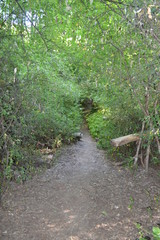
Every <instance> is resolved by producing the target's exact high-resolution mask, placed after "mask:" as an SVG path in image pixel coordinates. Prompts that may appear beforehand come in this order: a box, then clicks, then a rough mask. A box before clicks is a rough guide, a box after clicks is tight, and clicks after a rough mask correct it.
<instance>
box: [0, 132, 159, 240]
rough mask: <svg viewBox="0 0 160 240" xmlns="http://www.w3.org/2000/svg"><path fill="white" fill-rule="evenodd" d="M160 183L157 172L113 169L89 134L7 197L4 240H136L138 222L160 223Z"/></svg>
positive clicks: (0, 223)
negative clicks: (159, 201)
mask: <svg viewBox="0 0 160 240" xmlns="http://www.w3.org/2000/svg"><path fill="white" fill-rule="evenodd" d="M158 181H159V179H158V177H156V173H155V171H154V170H152V169H150V173H149V176H148V177H147V176H146V175H145V174H144V172H143V170H142V169H141V170H140V169H139V170H138V171H137V172H136V173H134V174H133V172H131V171H130V170H127V169H124V168H121V167H118V166H115V165H113V164H112V163H111V161H110V160H106V156H105V152H104V151H102V150H99V149H97V148H96V143H95V142H94V141H93V139H92V138H91V137H90V135H89V133H88V131H86V130H85V131H84V136H83V138H82V140H81V141H79V142H77V143H76V144H74V145H71V146H67V147H65V148H64V149H63V150H62V153H61V155H60V156H59V159H58V163H57V165H56V166H54V167H52V168H51V169H48V170H46V172H44V173H43V174H41V175H39V176H35V177H34V178H33V179H32V180H29V181H27V182H26V183H25V184H24V185H17V184H13V186H12V188H11V189H10V191H9V192H7V193H6V194H5V195H4V197H3V208H1V209H0V239H1V240H125V239H126V240H129V239H131V240H132V239H133V240H134V239H136V236H138V235H137V234H138V230H137V229H136V226H135V223H136V222H139V223H141V224H142V226H145V227H148V228H149V229H151V227H152V226H153V224H154V223H157V222H160V207H159V205H156V203H155V202H154V200H155V199H154V198H155V196H158V192H159V190H160V189H159V182H158ZM158 204H159V203H158ZM158 218H159V219H158Z"/></svg>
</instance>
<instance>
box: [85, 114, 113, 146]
mask: <svg viewBox="0 0 160 240" xmlns="http://www.w3.org/2000/svg"><path fill="white" fill-rule="evenodd" d="M87 122H88V125H89V130H90V132H91V134H92V136H93V137H94V138H97V139H98V145H99V146H101V147H103V148H105V147H107V145H109V141H110V139H111V137H112V136H113V134H114V130H115V126H114V125H113V123H112V122H111V119H109V116H108V119H107V117H106V114H104V111H103V110H99V111H98V112H95V113H93V114H91V115H89V116H88V117H87Z"/></svg>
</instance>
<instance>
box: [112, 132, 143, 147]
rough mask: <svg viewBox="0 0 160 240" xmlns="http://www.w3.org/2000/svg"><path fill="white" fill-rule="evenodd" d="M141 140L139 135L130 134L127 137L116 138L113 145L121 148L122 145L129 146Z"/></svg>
mask: <svg viewBox="0 0 160 240" xmlns="http://www.w3.org/2000/svg"><path fill="white" fill-rule="evenodd" d="M139 140H140V136H139V134H130V135H127V136H123V137H119V138H115V139H112V140H111V145H112V146H114V147H120V146H122V145H125V144H128V143H130V142H136V141H139Z"/></svg>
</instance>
